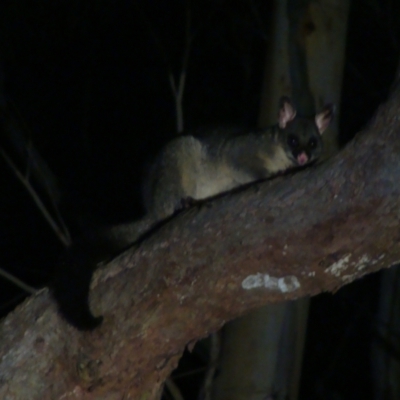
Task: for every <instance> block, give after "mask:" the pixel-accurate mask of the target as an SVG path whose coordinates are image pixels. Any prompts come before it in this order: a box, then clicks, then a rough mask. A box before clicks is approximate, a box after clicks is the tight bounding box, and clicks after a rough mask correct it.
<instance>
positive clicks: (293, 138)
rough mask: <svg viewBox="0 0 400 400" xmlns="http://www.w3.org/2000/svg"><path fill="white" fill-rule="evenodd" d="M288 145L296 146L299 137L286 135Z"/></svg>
mask: <svg viewBox="0 0 400 400" xmlns="http://www.w3.org/2000/svg"><path fill="white" fill-rule="evenodd" d="M288 145H289V146H290V147H291V148H293V149H294V148H296V147H297V146H298V145H299V139H297V137H296V136H293V135H290V136H289V137H288Z"/></svg>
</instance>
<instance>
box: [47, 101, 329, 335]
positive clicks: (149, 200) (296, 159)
mask: <svg viewBox="0 0 400 400" xmlns="http://www.w3.org/2000/svg"><path fill="white" fill-rule="evenodd" d="M333 110H334V108H333V106H332V105H327V106H325V107H324V108H323V109H322V111H321V112H320V113H318V114H316V115H315V116H314V117H312V118H304V117H298V116H297V115H296V109H295V108H294V106H293V104H292V102H291V101H290V99H289V98H288V97H283V98H282V99H281V101H280V107H279V114H278V123H277V124H276V125H274V126H272V127H270V128H266V129H261V130H258V131H251V132H248V131H244V132H243V131H236V132H226V133H222V134H221V133H217V134H212V132H211V134H208V135H200V136H198V135H185V136H181V137H178V138H176V139H174V140H172V141H171V142H169V143H168V144H167V145H166V146H165V147H164V149H163V150H162V151H161V153H160V154H159V156H158V157H157V158H156V160H155V162H154V163H153V165H152V166H151V167H150V169H149V173H148V175H147V177H146V179H145V184H144V187H143V197H144V202H145V206H146V209H147V212H148V215H150V216H151V218H152V219H153V220H154V221H160V220H162V219H164V218H166V217H168V216H170V215H172V214H173V213H174V212H175V211H176V210H178V209H179V208H181V207H182V200H185V199H188V198H191V199H194V200H200V199H204V198H207V197H210V196H214V195H216V194H218V193H222V192H225V191H229V190H230V189H233V188H235V187H238V186H240V185H243V184H246V183H249V182H253V181H256V180H259V179H263V178H269V177H271V176H273V175H275V174H277V173H279V172H282V171H286V170H288V169H291V168H295V167H301V166H304V165H306V164H309V163H310V162H313V161H315V160H316V159H317V158H318V157H319V156H320V155H321V153H322V138H321V135H322V133H323V132H324V131H325V129H326V128H327V127H328V126H329V124H330V122H331V120H332V117H333ZM139 223H140V222H139ZM134 224H138V222H136V223H132V226H133V225H134ZM131 231H132V230H131V229H130V226H129V224H126V225H123V226H117V227H114V228H112V229H109V230H106V231H103V232H100V235H99V234H94V235H92V236H91V235H89V236H87V237H86V238H84V239H83V240H81V241H79V242H77V243H76V244H74V245H73V246H72V247H71V248H70V249H69V250H68V251H67V252H66V254H65V255H64V256H63V257H62V260H61V262H60V266H59V267H60V268H59V269H58V272H57V275H56V279H55V282H54V285H53V288H52V289H53V290H52V292H53V295H54V297H55V299H56V301H57V302H58V305H59V309H60V311H61V314H62V315H63V316H64V318H65V319H66V320H67V321H68V322H69V323H71V324H72V325H74V326H75V327H77V328H79V329H83V330H85V329H86V330H89V329H94V328H95V327H96V326H98V325H99V324H100V323H101V320H102V317H93V315H92V314H91V312H90V308H89V304H88V293H89V286H90V280H91V276H92V272H93V269H94V268H95V267H96V264H97V263H98V262H100V261H102V260H104V259H105V258H106V257H107V256H108V257H109V256H110V255H112V254H113V253H114V254H116V253H117V252H118V251H122V250H123V249H124V248H125V247H127V246H128V245H129V244H132V243H133V242H134V241H135V240H136V239H137V236H135V234H133V236H132V232H131Z"/></svg>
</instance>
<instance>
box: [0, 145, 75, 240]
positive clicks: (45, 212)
mask: <svg viewBox="0 0 400 400" xmlns="http://www.w3.org/2000/svg"><path fill="white" fill-rule="evenodd" d="M0 152H1V155H2V156H3V158H4V160H5V161H6V163H7V164H8V165H9V166H10V168H11V169H12V170H13V172H14V174H15V175H16V177H17V178H18V179H19V181H20V182H21V183H22V184H23V185H24V187H25V188H26V190H27V191H28V193H29V194H30V195H31V197H32V199H33V201H34V202H35V204H36V206H37V207H38V208H39V210H40V211H41V213H42V214H43V216H44V218H45V219H46V221H47V222H48V223H49V225H50V227H51V228H52V229H53V231H54V232H55V234H56V235H57V237H58V238H59V239H60V241H61V243H62V244H63V245H64V246H66V247H68V246H69V245H70V244H71V239H70V236H69V233H68V231H67V230H64V231H63V230H61V229H60V228H59V226H58V225H57V223H56V222H55V221H54V219H53V218H52V216H51V215H50V213H49V211H48V210H47V208H46V207H45V205H44V204H43V202H42V200H41V199H40V197H39V195H38V194H37V193H36V191H35V189H34V188H33V187H32V185H31V183H30V182H29V174H28V176H27V177H25V176H23V175H22V173H21V172H20V171H19V170H18V168H17V166H16V165H15V164H14V163H13V161H12V160H11V158H10V157H9V156H8V155H7V153H6V152H5V151H4V149H2V148H0ZM28 172H29V171H28ZM62 228H64V229H66V228H65V226H63V227H62Z"/></svg>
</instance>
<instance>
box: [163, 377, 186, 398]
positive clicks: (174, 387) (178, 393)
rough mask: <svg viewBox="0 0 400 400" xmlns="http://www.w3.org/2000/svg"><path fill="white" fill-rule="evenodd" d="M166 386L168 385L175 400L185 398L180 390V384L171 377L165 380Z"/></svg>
mask: <svg viewBox="0 0 400 400" xmlns="http://www.w3.org/2000/svg"><path fill="white" fill-rule="evenodd" d="M165 386H166V387H167V389H168V391H169V392H170V393H171V396H172V397H173V398H174V400H184V398H183V396H182V393H181V391H180V390H179V388H178V386H177V385H176V384H175V382H174V381H173V380H172V379H171V378H168V379H167V380H166V381H165Z"/></svg>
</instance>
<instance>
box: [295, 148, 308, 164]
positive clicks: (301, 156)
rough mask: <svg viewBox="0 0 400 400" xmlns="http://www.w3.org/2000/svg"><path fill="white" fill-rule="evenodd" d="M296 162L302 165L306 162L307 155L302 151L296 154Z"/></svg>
mask: <svg viewBox="0 0 400 400" xmlns="http://www.w3.org/2000/svg"><path fill="white" fill-rule="evenodd" d="M297 162H298V164H299V165H304V164H306V163H307V162H308V156H307V154H306V153H305V152H304V151H302V152H301V153H300V154H299V155H298V156H297Z"/></svg>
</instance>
